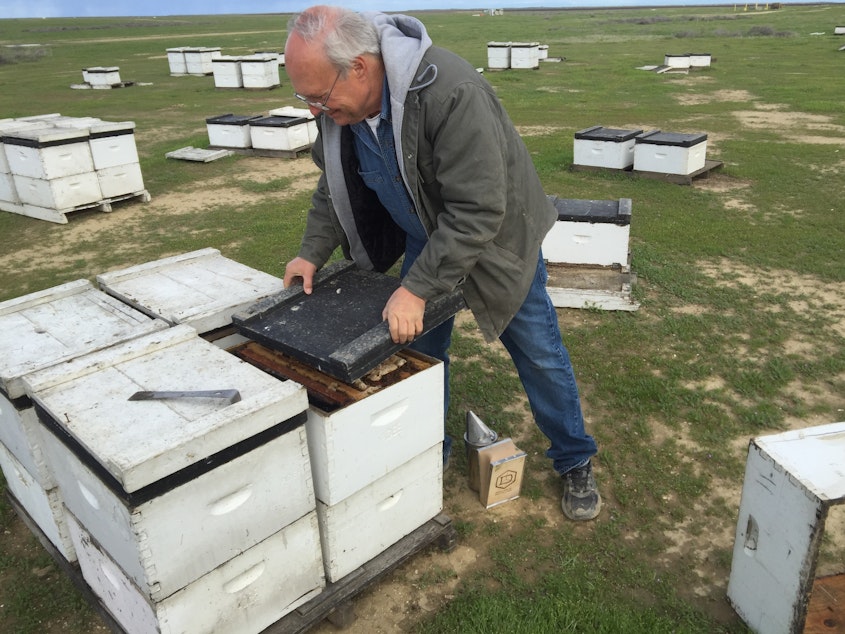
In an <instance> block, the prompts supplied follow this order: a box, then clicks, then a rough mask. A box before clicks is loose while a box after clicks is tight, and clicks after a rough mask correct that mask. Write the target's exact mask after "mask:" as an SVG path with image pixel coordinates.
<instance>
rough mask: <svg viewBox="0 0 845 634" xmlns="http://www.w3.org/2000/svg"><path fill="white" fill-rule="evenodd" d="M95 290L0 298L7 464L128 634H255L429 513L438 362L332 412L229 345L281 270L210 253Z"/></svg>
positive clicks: (0, 443) (437, 435)
mask: <svg viewBox="0 0 845 634" xmlns="http://www.w3.org/2000/svg"><path fill="white" fill-rule="evenodd" d="M97 283H98V287H94V286H93V285H92V284H91V283H89V282H88V281H86V280H78V281H75V282H70V283H68V284H64V285H61V286H59V287H55V288H51V289H48V290H45V291H41V292H37V293H33V294H31V295H27V296H24V297H20V298H17V299H13V300H9V301H6V302H3V303H0V379H2V380H1V381H0V465H2V469H3V473H4V475H5V478H6V480H7V484H8V488H9V491H10V493H11V494H12V495H13V496H14V498H15V500H16V501H17V502H18V505H19V506H20V507H22V509H23V510H24V511H25V512H26V513H27V514H28V516H29V517H30V518H31V519H32V520H33V522H34V523H35V524H36V525H37V526H38V527H39V530H40V531H41V532H42V533H43V536H44V537H46V538H47V539H49V540H50V542H51V543H52V544H53V545H54V546H55V549H56V550H57V551H58V552H60V553H61V555H62V556H64V557H65V558H66V559H67V560H68V561H70V562H76V563H73V565H74V566H75V567H77V566H78V570H79V571H80V574H81V576H82V577H83V578H84V580H85V582H86V583H87V584H88V586H89V587H90V588H91V590H92V591H93V593H94V594H96V595H97V596H98V597H99V599H100V601H101V602H102V605H103V607H104V608H105V609H106V610H107V611H108V612H109V614H110V615H111V616H112V617H113V618H114V620H115V621H116V622H117V623H118V624H119V625H120V626H121V627H122V628H123V629H124V630H125V631H126V632H130V633H153V632H155V633H159V632H161V633H176V632H179V633H183V634H185V633H190V632H211V631H214V632H216V633H217V634H222V633H232V634H249V633H250V632H260V631H262V630H263V629H265V628H266V627H267V626H269V625H270V624H272V623H274V622H276V621H278V620H279V619H280V618H282V617H283V616H284V615H285V614H287V613H289V612H290V611H292V610H294V609H295V608H297V607H298V606H300V605H302V604H304V603H305V602H307V601H308V600H310V599H311V598H313V597H315V596H318V595H319V594H320V593H321V592H323V590H324V588H325V586H326V583H327V582H336V581H338V580H342V579H343V577H345V576H346V575H349V574H350V573H352V572H354V571H355V570H357V569H358V568H359V567H360V566H362V565H363V564H365V563H366V562H368V561H370V560H371V559H373V558H374V557H375V556H377V555H378V554H379V553H381V552H382V551H384V550H385V549H386V548H388V547H389V546H391V545H392V544H394V543H396V542H397V541H399V540H400V539H402V538H403V537H404V536H405V535H407V534H409V533H411V532H413V531H414V530H416V528H418V527H419V526H421V525H423V524H424V523H426V522H427V521H429V520H430V519H432V518H433V517H435V516H436V515H437V514H438V513H439V512H440V511H441V508H442V456H441V451H442V439H443V401H442V399H443V371H442V367H441V366H440V365H439V364H437V363H435V362H434V361H433V360H428V362H427V365H426V366H425V367H424V369H422V370H420V371H418V372H417V373H416V374H413V375H411V376H408V377H407V378H404V379H403V380H401V381H399V382H397V383H395V384H393V385H391V386H390V387H387V388H384V389H381V390H378V391H375V392H374V393H372V394H369V395H367V396H366V397H364V398H363V399H361V400H358V401H355V402H353V403H352V404H350V405H346V406H341V407H338V408H337V409H333V410H332V411H328V409H321V408H318V407H316V406H313V405H309V403H308V399H307V396H306V391H305V389H304V388H303V386H302V385H300V384H299V383H296V382H294V381H291V380H283V379H279V378H275V377H274V376H271V375H270V374H268V373H265V372H264V371H262V370H260V369H258V368H257V367H256V366H254V365H251V364H249V363H244V362H243V361H242V360H241V359H240V358H239V357H238V356H236V354H235V353H233V352H232V351H233V349H234V348H233V347H234V346H236V344H238V343H240V340H242V339H243V337H241V336H240V335H238V334H232V333H230V332H228V330H227V329H228V326H229V325H230V324H231V315H232V314H233V313H234V312H237V311H239V310H242V309H243V308H245V307H247V306H250V305H252V303H253V302H255V301H256V300H258V299H260V298H262V297H265V296H269V295H272V294H274V293H276V292H279V291H280V290H281V289H282V287H283V285H282V281H281V280H280V279H277V278H275V277H272V276H270V275H267V274H265V273H263V272H260V271H257V270H254V269H251V268H249V267H246V266H244V265H242V264H239V263H237V262H234V261H232V260H229V259H227V258H224V257H222V256H221V255H220V253H219V252H218V251H216V250H214V249H204V250H201V251H197V252H193V253H188V254H183V255H181V256H176V257H172V258H167V259H164V260H159V261H155V262H148V263H146V264H142V265H139V266H135V267H131V268H128V269H124V270H121V271H115V272H110V273H105V274H102V275H99V276H97ZM223 389H227V390H232V389H235V390H237V396H238V398H233V397H231V396H229V397H227V398H226V399H223V398H197V397H196V396H193V397H192V396H191V395H190V394H187V395H186V394H185V393H184V392H185V391H188V392H193V391H196V390H214V391H217V390H223ZM157 390H159V391H160V390H170V391H174V390H176V391H178V392H179V394H177V395H176V396H181V398H170V399H169V400H167V399H165V400H161V399H158V398H155V396H159V397H162V396H164V397H166V396H168V395H167V394H160V393H158V394H153V395H151V394H149V392H151V391H153V392H155V391H157ZM144 392H147V393H148V394H147V395H146V396H147V397H152V398H151V400H138V397H139V396H143V394H138V393H144ZM215 393H218V392H215ZM219 394H220V395H221V396H222V394H223V393H222V392H219ZM170 396H174V395H173V394H171V395H170ZM411 413H412V414H411Z"/></svg>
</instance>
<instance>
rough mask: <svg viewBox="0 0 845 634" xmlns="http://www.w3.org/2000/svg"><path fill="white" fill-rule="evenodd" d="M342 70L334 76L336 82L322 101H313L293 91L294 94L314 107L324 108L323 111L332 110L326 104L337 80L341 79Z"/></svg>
mask: <svg viewBox="0 0 845 634" xmlns="http://www.w3.org/2000/svg"><path fill="white" fill-rule="evenodd" d="M341 72H342V71H337V75H336V76H335V78H334V83H333V84H332V87H331V88H329V92H328V93H327V94H326V98H325V99H323V100H322V101H311V100H310V99H309V98H308V97H306V96H304V95H300V94H299V93H298V92H295V93H293V96H294V97H296V98H297V99H299V100H300V101H304V102H305V103H306V104H307V105H309V106H311V107H312V108H317V109H318V110H322V111H323V112H327V111H329V110H331V108H329V107H328V106H327V105H326V104H327V103H328V102H329V99H331V96H332V91H333V90H334V87H335V84H337V80H338V79H340V73H341Z"/></svg>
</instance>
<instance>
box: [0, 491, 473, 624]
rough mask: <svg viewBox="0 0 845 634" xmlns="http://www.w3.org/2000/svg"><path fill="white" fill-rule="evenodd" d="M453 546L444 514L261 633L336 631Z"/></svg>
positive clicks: (70, 570) (82, 587)
mask: <svg viewBox="0 0 845 634" xmlns="http://www.w3.org/2000/svg"><path fill="white" fill-rule="evenodd" d="M6 498H7V499H8V501H9V503H10V504H11V506H12V508H13V509H14V510H15V512H16V513H17V514H18V517H20V518H21V521H22V522H23V523H24V524H25V525H26V526H27V527H28V528H29V530H30V531H32V533H33V534H34V535H35V537H36V538H37V539H38V541H39V542H40V543H41V545H42V546H43V547H44V548H45V550H46V551H47V552H48V553H49V554H50V556H51V557H52V558H53V560H54V561H55V562H56V564H57V565H58V567H59V568H61V569H62V571H63V572H64V573H65V574H66V575H67V576H68V578H69V579H70V580H71V582H72V583H73V585H74V586H76V588H77V589H78V590H79V592H80V593H81V594H82V596H83V597H85V599H86V601H88V603H89V605H91V607H92V608H94V610H96V611H97V613H98V614H99V616H100V617H101V618H102V620H103V623H104V624H105V625H106V627H108V628H109V630H110V631H111V632H113V634H126V632H125V630H124V629H123V628H122V627H121V625H120V624H119V623H118V622H117V621H116V620H115V619H114V618H113V617H112V616H111V614H110V613H109V611H108V610H107V609H106V607H105V606H104V605H103V603H102V601H101V600H100V598H99V597H98V596H97V595H96V594H94V592H93V590H91V588H90V587H89V586H88V584H87V583H86V582H85V579H84V578H83V576H82V572H81V570H80V569H79V564H77V563H75V562H74V563H71V562H69V561H68V560H67V559H65V558H64V556H63V555H62V554H61V553H60V552H59V550H58V549H57V548H56V547H55V546H54V545H53V543H52V542H51V541H50V540H49V539H48V538H47V536H46V535H44V532H43V531H42V530H41V528H40V527H39V526H38V524H36V523H35V521H34V520H33V519H32V518H31V517H30V516H29V513H27V511H26V509H24V508H23V507H22V506H21V505H20V503H19V502H18V501H17V499H15V497H14V495H12V494H11V493H10V492H9V491H8V490H7V491H6ZM456 543H457V532H456V531H455V527H454V526H453V525H452V520H451V519H450V518H449V517H448V516H447V515H444V514H443V513H441V514H439V515H437V516H436V517H434V518H432V519H430V520H429V521H428V522H426V523H425V524H423V525H422V526H420V527H419V528H417V529H416V530H415V531H413V532H412V533H410V534H409V535H406V536H405V537H403V538H402V539H401V540H399V541H398V542H396V543H395V544H393V546H390V547H389V548H387V549H385V550H383V551H382V552H381V553H380V554H379V555H376V556H375V557H373V559H371V560H370V561H368V562H367V563H365V564H364V565H363V566H361V567H360V568H358V569H357V570H354V571H353V572H351V573H349V574H348V575H346V576H345V577H344V578H343V579H341V580H340V581H337V582H335V583H330V584H328V585H327V586H326V587H325V589H324V590H323V591H322V592H321V593H320V594H318V595H317V596H316V597H314V598H313V599H311V600H310V601H308V602H307V603H305V604H303V605H301V606H300V607H299V608H297V609H295V610H294V611H292V612H290V613H289V614H286V615H285V616H284V617H282V618H281V619H279V620H278V621H276V622H275V623H274V624H273V625H271V626H270V627H268V628H266V629H265V630H264V631H263V632H262V633H261V634H302V633H304V632H307V631H308V630H310V629H313V628H314V627H316V626H317V625H319V624H320V623H321V622H322V621H324V620H327V621H329V622H330V623H332V624H333V625H335V626H337V627H346V626H348V625H350V624H351V623H352V622H353V621H354V620H355V613H354V609H353V601H354V599H355V597H357V596H358V595H360V594H361V593H362V592H364V591H365V590H367V589H368V588H370V587H371V586H372V585H374V584H376V583H378V582H379V581H381V580H383V579H384V578H385V577H386V576H387V575H388V574H390V573H391V572H393V571H394V570H395V569H396V568H398V567H399V566H401V565H402V564H403V563H405V562H406V561H407V560H409V559H410V558H411V557H412V556H414V555H416V554H418V553H420V552H421V551H422V550H423V549H425V548H427V547H429V546H436V547H437V548H439V549H441V550H443V551H446V552H448V551H451V550H452V549H453V548H454V547H455V544H456Z"/></svg>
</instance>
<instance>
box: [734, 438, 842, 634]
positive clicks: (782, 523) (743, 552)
mask: <svg viewBox="0 0 845 634" xmlns="http://www.w3.org/2000/svg"><path fill="white" fill-rule="evenodd" d="M843 456H845V423H842V422H840V423H833V424H830V425H820V426H817V427H810V428H807V429H798V430H793V431H788V432H783V433H780V434H774V435H772V436H762V437H758V438H754V439H752V440H751V442H750V444H749V448H748V459H747V462H746V466H745V479H744V481H743V485H742V498H741V502H740V508H739V517H738V519H737V525H736V538H735V541H734V549H733V560H732V564H731V574H730V579H729V581H728V600H729V601H730V603H731V604H732V605H733V607H734V609H735V610H736V611H737V613H738V614H739V615H740V616H741V617H742V619H743V620H744V621H745V623H746V624H747V625H748V626H749V628H751V630H752V631H754V632H758V633H760V634H769V633H784V634H787V633H788V634H799V633H800V632H803V631H804V622H805V619H806V616H807V606H808V604H809V597H810V593H811V592H812V589H813V582H814V579H813V575H814V574H815V570H816V562H817V558H818V554H819V549H820V547H821V543H822V537H823V533H824V528H825V519H826V517H827V515H828V511H829V509H830V507H832V506H834V505H841V504H845V460H843ZM831 616H834V615H831Z"/></svg>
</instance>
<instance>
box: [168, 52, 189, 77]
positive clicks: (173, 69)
mask: <svg viewBox="0 0 845 634" xmlns="http://www.w3.org/2000/svg"><path fill="white" fill-rule="evenodd" d="M185 48H187V47H185V46H179V47H174V48H169V49H167V63H168V65H169V67H170V74H171V75H187V74H188V66H187V64H186V63H185Z"/></svg>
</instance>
